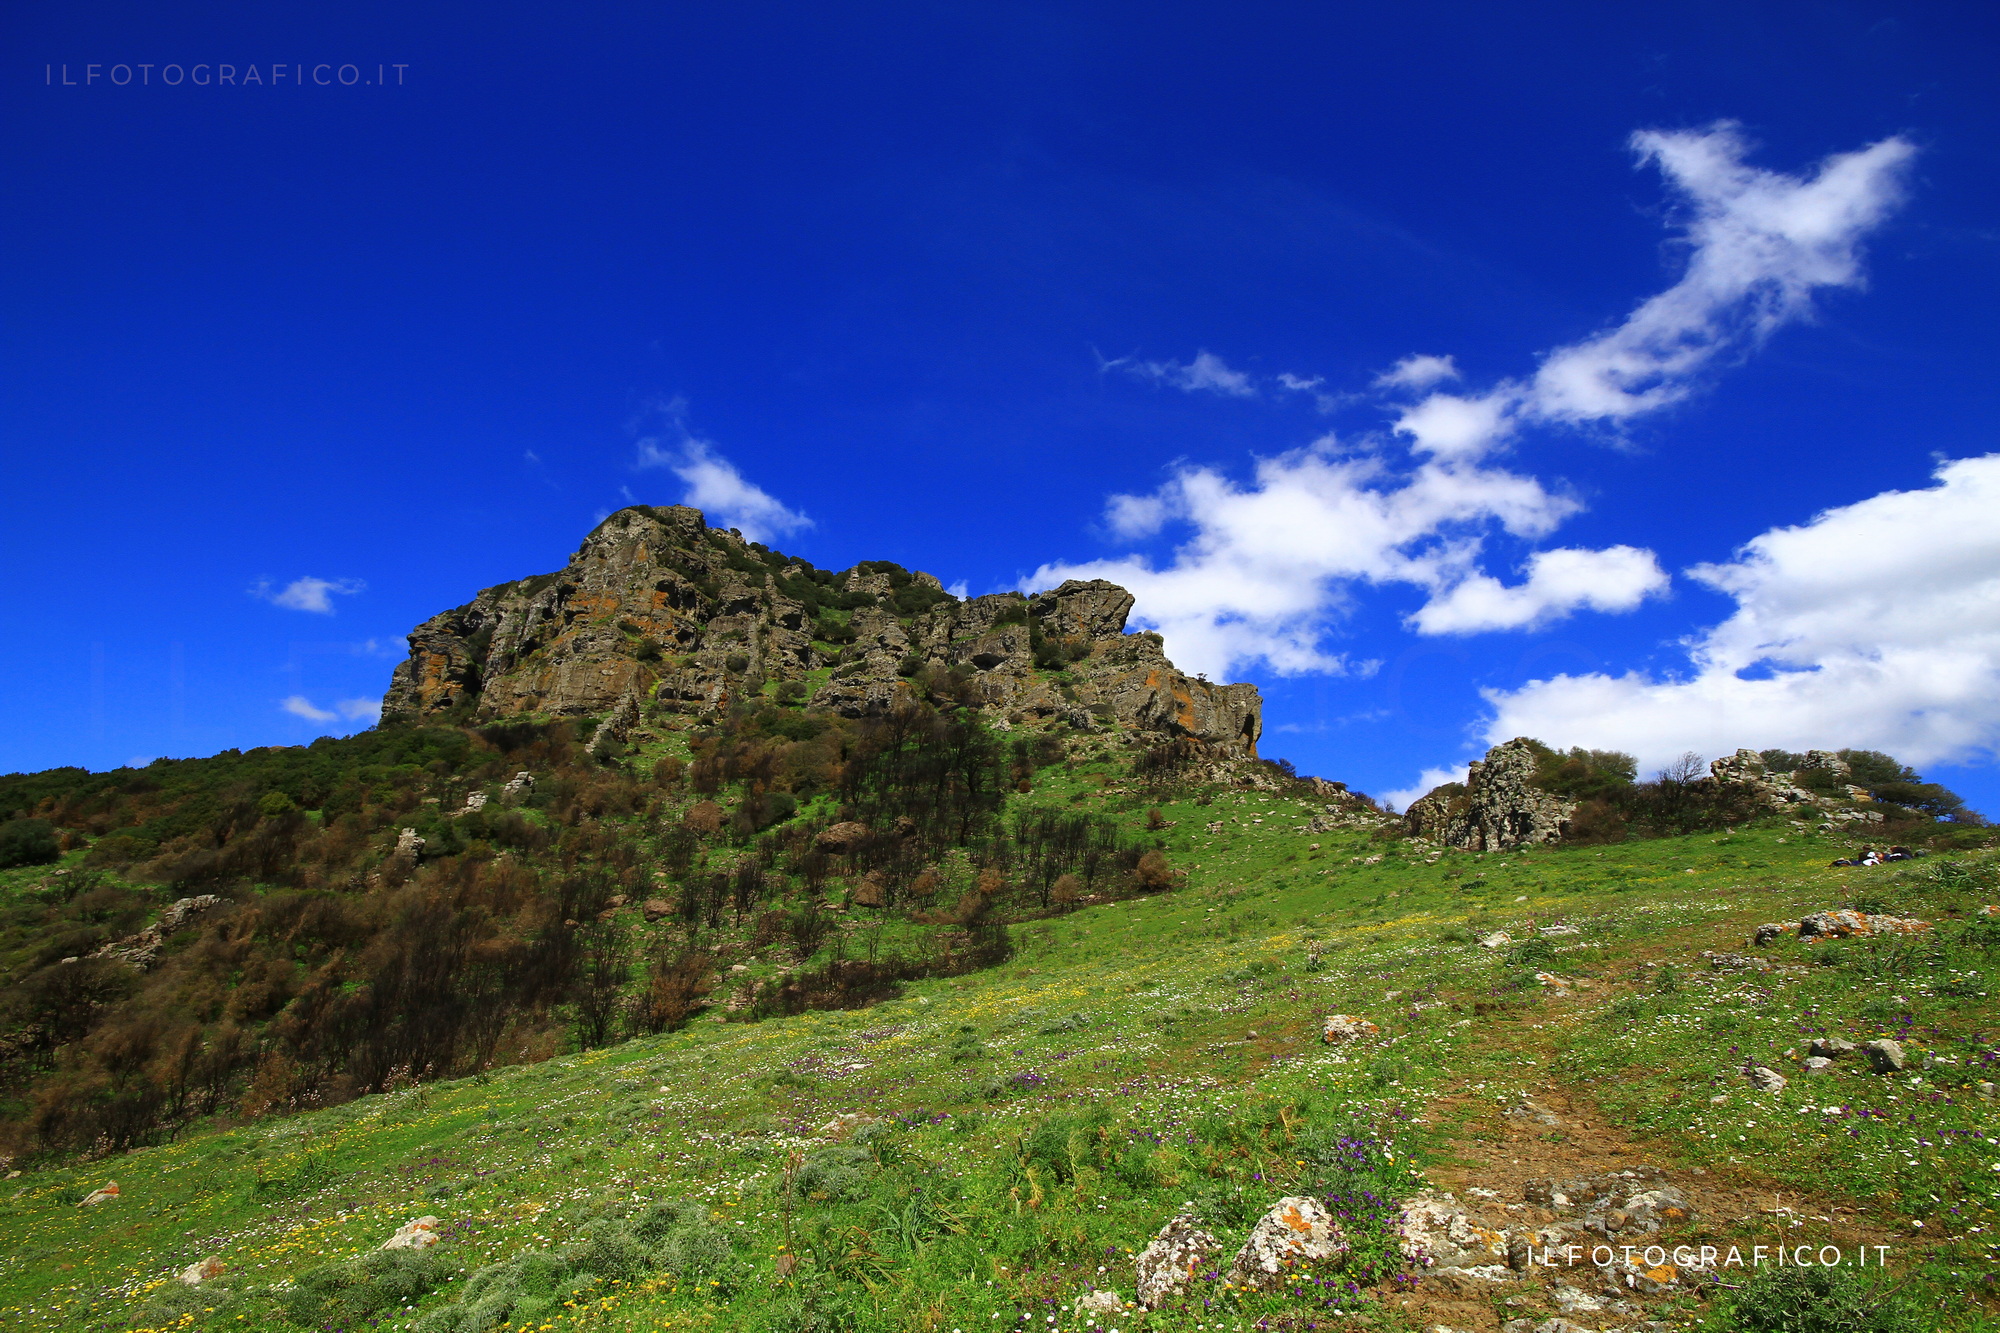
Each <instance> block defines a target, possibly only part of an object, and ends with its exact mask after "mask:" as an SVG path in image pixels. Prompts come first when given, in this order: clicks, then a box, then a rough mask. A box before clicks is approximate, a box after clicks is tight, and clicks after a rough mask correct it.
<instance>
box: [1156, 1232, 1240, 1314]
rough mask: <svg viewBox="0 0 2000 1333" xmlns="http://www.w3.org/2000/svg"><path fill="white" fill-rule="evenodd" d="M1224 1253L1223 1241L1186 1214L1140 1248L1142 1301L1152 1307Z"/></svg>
mask: <svg viewBox="0 0 2000 1333" xmlns="http://www.w3.org/2000/svg"><path fill="white" fill-rule="evenodd" d="M1221 1253H1222V1242H1221V1241H1218V1240H1217V1239H1216V1238H1215V1237H1214V1236H1212V1235H1210V1234H1209V1233H1208V1232H1206V1231H1204V1230H1202V1226H1201V1219H1200V1218H1198V1217H1196V1216H1195V1215H1194V1214H1192V1213H1182V1214H1180V1215H1179V1216H1178V1217H1176V1218H1174V1219H1173V1220H1172V1221H1170V1222H1168V1223H1167V1224H1166V1225H1165V1226H1163V1227H1161V1228H1160V1234H1159V1235H1157V1236H1155V1237H1153V1239H1152V1243H1151V1244H1149V1245H1147V1246H1146V1248H1145V1249H1143V1250H1141V1251H1139V1259H1138V1265H1137V1267H1138V1276H1139V1304H1141V1305H1143V1306H1145V1307H1146V1308H1147V1309H1149V1310H1153V1309H1158V1308H1159V1306H1160V1304H1161V1303H1162V1302H1163V1301H1165V1300H1167V1299H1168V1298H1169V1297H1171V1296H1172V1295H1173V1294H1174V1293H1175V1292H1177V1291H1179V1290H1180V1289H1181V1288H1182V1287H1185V1286H1186V1285H1187V1284H1188V1283H1190V1282H1192V1281H1193V1280H1194V1278H1195V1275H1196V1274H1198V1273H1200V1272H1201V1271H1202V1270H1203V1269H1205V1268H1207V1267H1208V1266H1209V1265H1210V1264H1212V1263H1213V1262H1214V1261H1215V1258H1216V1256H1217V1255H1219V1254H1221Z"/></svg>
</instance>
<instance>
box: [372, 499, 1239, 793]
mask: <svg viewBox="0 0 2000 1333" xmlns="http://www.w3.org/2000/svg"><path fill="white" fill-rule="evenodd" d="M1131 609H1132V595H1131V594H1130V593H1129V592H1127V591H1125V589H1123V588H1120V587H1118V586H1117V585H1116V584H1112V583H1106V582H1104V581H1103V580H1097V579H1094V580H1090V581H1088V582H1082V581H1077V580H1071V581H1070V582H1068V583H1065V584H1063V585H1062V586H1061V587H1060V588H1056V589H1054V590H1052V591H1049V592H1041V593H1036V594H1034V595H1033V596H1031V597H1030V596H1023V595H1022V594H1019V593H994V594H991V595H989V596H985V597H974V598H970V599H964V600H961V599H959V598H956V597H953V596H952V595H951V594H949V593H947V592H945V591H944V590H943V588H942V587H941V586H940V585H939V583H938V580H937V579H935V578H934V577H932V576H931V575H928V574H923V573H908V572H905V571H902V570H900V569H897V568H896V567H894V566H886V567H885V566H883V565H882V564H880V563H879V562H864V563H863V564H861V565H857V566H856V567H855V568H854V569H852V570H850V571H847V572H846V573H844V574H840V575H831V574H828V573H826V572H824V571H820V570H815V569H813V568H812V567H811V566H809V565H806V564H804V563H802V562H799V561H795V560H790V559H788V558H787V557H785V556H782V555H780V554H778V553H777V552H774V551H770V550H768V549H766V548H765V547H763V546H761V545H758V544H756V543H752V542H746V541H745V540H744V539H743V538H742V537H741V536H739V535H738V534H737V533H735V532H734V531H733V530H731V531H719V530H717V529H713V528H710V527H709V526H708V524H707V522H706V521H705V520H704V519H703V517H702V515H701V512H700V511H699V510H696V509H690V508H687V507H686V506H681V505H676V506H672V507H670V508H657V509H656V508H651V507H648V506H644V505H636V506H633V507H631V508H629V509H622V510H620V511H618V512H617V513H615V514H613V515H611V516H610V517H609V518H607V519H605V520H604V522H602V523H600V524H599V525H598V526H597V528H596V529H595V530H594V531H593V532H591V534H590V535H589V536H588V537H586V538H585V539H584V542H583V545H582V546H581V547H580V548H579V549H578V550H577V553H576V554H575V556H573V557H572V558H571V560H570V562H569V564H568V565H567V566H565V567H564V568H563V569H561V570H559V571H557V572H556V573H553V574H542V575H537V576H536V577H533V578H527V579H521V580H519V581H518V582H514V583H504V584H501V585H499V586H497V587H493V588H488V589H486V590H485V591H484V592H481V593H480V594H479V595H478V596H476V597H475V598H473V599H472V601H470V602H468V603H466V604H465V605H464V606H461V607H456V608H454V609H452V610H450V611H445V612H442V613H440V614H438V615H435V616H432V617H431V618H430V619H429V620H427V621H425V622H424V623H423V624H421V625H419V626H417V628H416V629H414V630H412V631H411V632H410V636H409V642H410V655H409V658H408V659H407V660H406V661H404V662H403V663H402V664H400V665H399V666H398V667H397V668H396V672H395V676H394V678H393V680H392V682H391V684H390V686H389V692H388V694H387V695H386V696H385V697H384V699H383V701H382V716H383V719H384V720H385V721H406V722H414V721H423V720H426V719H432V718H440V717H444V716H447V715H449V716H452V717H455V718H477V719H480V720H492V719H497V718H504V717H512V716H519V715H547V716H556V717H589V718H596V719H599V721H598V724H597V727H596V730H595V731H594V732H593V733H592V734H591V736H590V742H591V743H592V744H597V743H600V742H602V741H605V740H613V741H615V740H618V739H621V738H622V734H623V731H624V729H625V728H626V727H628V726H630V725H631V722H632V720H633V719H634V718H635V717H636V715H637V713H638V712H639V710H640V709H641V708H643V707H647V706H664V707H667V708H672V709H677V710H680V711H684V712H690V713H712V712H714V711H716V710H720V709H722V708H725V707H727V706H728V705H729V704H730V703H731V702H732V701H733V700H734V699H736V698H739V697H741V696H743V695H745V694H747V693H750V692H754V691H756V690H759V689H762V688H764V687H765V686H766V685H767V684H769V683H771V682H778V683H780V684H781V685H782V684H783V683H784V682H799V683H800V684H802V685H808V686H812V687H815V688H813V690H812V693H811V696H810V702H811V703H812V704H813V705H815V706H817V707H823V708H831V709H835V710H837V711H839V712H841V713H843V714H846V715H848V716H853V717H858V716H862V715H865V714H870V713H879V712H882V711H886V710H887V709H889V708H890V707H892V706H893V705H894V704H895V703H896V701H897V700H898V699H899V698H903V697H907V696H908V693H909V691H910V685H909V684H908V682H909V680H910V678H912V677H914V676H917V675H919V674H920V673H923V672H926V671H934V670H943V671H946V672H952V673H955V674H956V676H957V678H958V683H957V686H956V688H957V690H958V694H959V697H961V698H963V699H965V700H966V701H968V702H971V703H976V704H978V705H979V706H981V707H982V708H984V709H985V710H986V711H987V712H988V714H989V716H991V717H993V718H994V719H995V720H996V721H1000V720H1004V721H1006V722H1008V723H1021V722H1051V721H1063V722H1066V723H1068V724H1069V725H1070V726H1072V727H1075V728H1078V729H1081V730H1086V731H1089V730H1098V729H1102V728H1104V727H1106V726H1113V725H1115V726H1122V727H1124V728H1129V729H1135V730H1139V731H1147V732H1155V733H1164V734H1167V735H1170V736H1185V737H1191V738H1194V739H1197V740H1200V741H1203V742H1205V743H1207V744H1208V745H1210V746H1213V747H1215V748H1216V750H1217V751H1219V752H1221V753H1223V754H1225V755H1228V756H1232V757H1254V756H1255V755H1256V746H1257V739H1258V736H1259V734H1260V733H1261V731H1262V727H1263V720H1262V711H1263V705H1262V700H1261V698H1260V697H1259V695H1258V693H1257V689H1256V687H1255V686H1253V685H1215V684H1210V683H1209V682H1208V681H1206V680H1201V679H1190V678H1189V677H1188V676H1186V675H1185V674H1183V673H1182V672H1180V671H1178V670H1176V669H1175V667H1174V665H1173V663H1172V662H1170V661H1168V660H1167V657H1166V654H1165V653H1164V652H1163V651H1162V649H1161V641H1160V638H1159V636H1158V635H1155V634H1150V633H1138V634H1127V633H1125V620H1126V616H1127V615H1128V614H1129V613H1130V611H1131ZM1038 657H1039V659H1040V662H1039V664H1038V660H1037V659H1038ZM828 668H831V671H830V674H824V675H823V674H822V673H825V672H826V671H827V669H828Z"/></svg>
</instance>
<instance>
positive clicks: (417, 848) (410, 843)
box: [394, 828, 424, 861]
mask: <svg viewBox="0 0 2000 1333" xmlns="http://www.w3.org/2000/svg"><path fill="white" fill-rule="evenodd" d="M423 854H424V840H423V839H422V838H420V837H418V836H417V831H416V830H415V829H413V828H406V829H404V830H403V831H402V832H401V833H399V834H397V835H396V850H395V853H394V855H396V856H399V857H401V858H403V859H404V860H406V861H414V860H416V859H417V858H418V857H420V856H422V855H423Z"/></svg>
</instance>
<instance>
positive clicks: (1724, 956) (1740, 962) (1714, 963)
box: [1701, 949, 1769, 972]
mask: <svg viewBox="0 0 2000 1333" xmlns="http://www.w3.org/2000/svg"><path fill="white" fill-rule="evenodd" d="M1701 956H1702V957H1703V958H1706V959H1707V960H1708V965H1709V966H1710V967H1711V968H1713V969H1715V970H1716V971H1718V972H1741V971H1745V970H1749V971H1757V972H1761V971H1763V970H1764V969H1765V968H1766V967H1768V966H1769V964H1767V963H1766V962H1765V961H1764V960H1763V959H1761V958H1748V957H1745V956H1744V955H1743V954H1740V953H1717V952H1716V951H1715V950H1713V949H1703V950H1702V951H1701Z"/></svg>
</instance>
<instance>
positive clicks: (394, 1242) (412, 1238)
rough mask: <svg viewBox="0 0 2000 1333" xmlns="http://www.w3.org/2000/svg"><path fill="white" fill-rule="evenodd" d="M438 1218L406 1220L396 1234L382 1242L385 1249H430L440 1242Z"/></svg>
mask: <svg viewBox="0 0 2000 1333" xmlns="http://www.w3.org/2000/svg"><path fill="white" fill-rule="evenodd" d="M437 1224H438V1220H437V1219H436V1218H435V1217H420V1218H418V1219H417V1220H416V1221H414V1222H405V1223H404V1224H403V1225H402V1226H399V1227H397V1228H396V1234H395V1235H393V1236H391V1237H389V1239H387V1240H385V1241H383V1242H382V1244H381V1247H380V1248H382V1249H385V1250H428V1249H429V1248H430V1247H431V1246H433V1245H435V1244H437V1243H438V1234H437Z"/></svg>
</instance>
